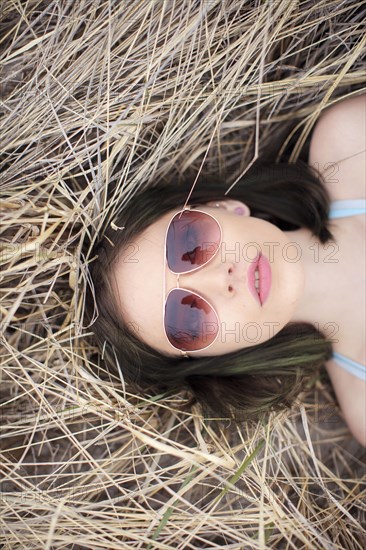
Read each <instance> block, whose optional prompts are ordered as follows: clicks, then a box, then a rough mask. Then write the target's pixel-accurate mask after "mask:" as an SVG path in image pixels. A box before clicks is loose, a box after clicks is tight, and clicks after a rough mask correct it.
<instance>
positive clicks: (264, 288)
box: [248, 254, 272, 305]
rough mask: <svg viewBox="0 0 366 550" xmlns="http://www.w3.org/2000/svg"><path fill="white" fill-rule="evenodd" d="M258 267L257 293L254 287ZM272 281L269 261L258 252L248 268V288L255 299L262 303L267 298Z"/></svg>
mask: <svg viewBox="0 0 366 550" xmlns="http://www.w3.org/2000/svg"><path fill="white" fill-rule="evenodd" d="M257 268H258V273H259V295H258V292H257V289H256V287H255V271H256V269H257ZM271 283H272V271H271V266H270V265H269V261H268V260H267V258H266V257H265V256H263V254H260V255H259V257H258V258H257V259H255V260H254V262H252V263H251V265H250V267H249V269H248V288H249V290H250V292H251V294H252V295H253V297H254V298H255V299H256V301H257V302H258V303H259V304H260V305H263V304H264V303H265V302H266V300H267V299H268V296H269V293H270V290H271Z"/></svg>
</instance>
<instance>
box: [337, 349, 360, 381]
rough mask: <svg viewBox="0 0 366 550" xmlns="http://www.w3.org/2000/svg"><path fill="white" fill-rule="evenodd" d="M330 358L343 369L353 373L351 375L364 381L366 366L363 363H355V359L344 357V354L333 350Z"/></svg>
mask: <svg viewBox="0 0 366 550" xmlns="http://www.w3.org/2000/svg"><path fill="white" fill-rule="evenodd" d="M332 359H333V361H335V362H336V363H337V365H339V366H340V367H342V368H343V369H344V370H346V371H347V372H350V373H351V374H353V376H357V378H361V380H364V381H365V382H366V367H365V366H364V365H361V363H357V361H352V359H349V358H348V357H345V356H344V355H342V354H340V353H337V352H335V351H334V352H333V358H332Z"/></svg>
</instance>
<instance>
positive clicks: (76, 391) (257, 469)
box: [0, 0, 366, 550]
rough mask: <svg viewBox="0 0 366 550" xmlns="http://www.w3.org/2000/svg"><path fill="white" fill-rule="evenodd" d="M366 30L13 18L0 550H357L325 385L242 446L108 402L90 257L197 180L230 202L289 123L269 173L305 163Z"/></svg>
mask: <svg viewBox="0 0 366 550" xmlns="http://www.w3.org/2000/svg"><path fill="white" fill-rule="evenodd" d="M363 10H364V7H363V6H362V2H356V1H343V2H342V1H334V0H319V1H316V0H314V1H310V0H309V1H297V0H296V1H295V0H283V1H265V0H257V1H249V2H237V1H236V0H225V1H221V2H220V1H218V0H212V1H211V0H210V1H202V2H199V1H186V2H185V1H182V0H176V1H174V2H173V1H170V0H167V1H163V0H161V1H159V0H145V1H140V0H136V1H133V0H128V1H127V0H126V1H121V0H110V1H109V2H105V1H102V0H80V1H77V2H69V1H67V0H65V1H63V0H60V1H53V2H43V1H39V0H29V1H28V2H20V1H19V0H8V1H7V2H3V4H2V12H1V28H2V34H1V36H2V39H1V60H2V65H1V66H2V80H1V95H2V104H1V105H2V107H1V110H2V118H1V125H2V137H1V174H2V175H1V199H2V203H1V222H2V224H1V232H2V235H1V268H2V270H1V281H2V286H1V305H0V309H1V339H2V352H1V365H2V403H3V404H2V420H3V422H2V458H1V470H2V488H1V491H2V494H1V499H2V516H1V522H2V532H1V535H0V542H1V543H2V545H3V546H2V548H6V549H10V548H11V549H12V550H13V549H20V548H27V550H30V549H36V550H39V549H41V548H42V549H43V548H44V549H48V550H51V549H52V550H56V549H66V548H67V549H73V550H84V549H99V548H103V549H106V548H108V549H118V550H120V549H125V548H159V549H170V548H174V549H183V548H184V549H189V548H219V547H220V548H227V549H229V548H230V549H234V548H235V549H238V548H245V549H252V548H253V549H257V548H258V549H259V548H260V549H264V548H276V549H277V548H278V549H282V548H286V549H287V548H288V549H290V548H291V549H294V548H296V549H298V548H304V549H305V548H306V549H308V548H311V549H324V548H327V549H343V548H350V549H361V548H364V547H365V545H366V531H365V496H366V489H365V478H364V473H365V452H364V450H363V449H362V448H361V447H360V446H359V445H358V444H357V443H356V442H355V441H354V440H353V439H352V437H351V436H350V434H349V432H348V430H347V428H346V426H345V424H344V423H343V421H342V419H341V418H340V417H339V415H338V409H337V406H336V404H335V402H334V396H333V394H332V392H331V391H329V390H330V386H329V382H328V381H327V379H326V378H325V379H324V380H322V379H319V380H318V381H317V383H316V391H315V393H314V391H313V390H312V391H309V393H308V394H307V395H304V396H302V398H301V400H300V403H299V405H298V407H296V410H294V411H293V412H291V413H288V414H282V415H280V416H273V417H272V418H271V420H270V421H269V423H268V424H267V425H259V426H258V427H257V429H255V430H249V428H246V427H245V426H244V427H243V429H242V430H240V431H239V430H237V431H236V432H234V433H233V432H232V431H230V430H229V429H227V430H224V429H222V430H220V432H217V431H216V430H214V429H213V426H212V425H211V424H210V423H209V422H203V420H202V418H201V417H200V415H199V414H198V411H195V410H194V411H193V414H192V415H186V414H183V413H178V412H177V406H178V405H179V404H180V403H181V402H182V399H183V396H181V395H177V396H175V397H174V399H173V398H170V399H169V400H167V399H164V396H161V397H159V398H155V400H148V399H142V398H141V396H137V395H132V394H131V393H130V392H129V391H128V388H127V387H126V388H125V387H124V384H123V380H115V379H110V380H109V381H108V380H107V381H104V382H101V381H100V380H99V379H98V378H97V376H96V375H95V376H93V374H92V367H93V365H96V366H97V365H99V366H100V368H102V367H103V362H102V361H101V358H100V356H99V354H98V353H97V350H96V348H95V346H94V344H93V340H92V337H91V336H90V329H89V328H88V327H87V326H84V324H83V296H84V294H85V291H86V289H87V287H88V283H87V270H86V264H87V263H88V262H89V261H91V258H90V257H87V258H86V259H85V261H82V258H81V247H82V244H83V242H84V241H85V239H89V240H91V242H93V240H94V239H95V237H96V235H97V234H98V232H99V231H100V228H101V227H102V225H103V222H104V220H105V219H106V217H107V215H113V213H114V212H115V211H116V209H117V208H118V206H119V205H120V204H121V203H122V202H124V201H128V200H129V198H130V197H131V195H132V194H133V193H135V192H137V191H139V190H141V189H143V188H146V187H149V186H153V185H156V184H157V183H161V182H163V181H165V182H169V183H170V184H171V185H179V182H180V181H181V179H182V178H183V177H184V176H185V175H186V174H195V175H197V174H198V173H199V172H200V171H203V172H204V173H205V172H206V173H207V172H212V171H215V172H218V173H220V174H222V175H225V177H226V181H227V184H228V188H229V187H230V185H233V184H235V180H236V179H237V177H238V176H239V175H240V174H241V173H243V171H245V169H246V168H247V167H248V165H249V164H250V163H251V161H252V160H253V159H255V158H256V156H257V155H258V153H259V152H260V151H261V150H262V148H265V147H267V146H269V145H270V144H271V141H272V139H273V136H274V135H276V132H277V131H278V130H279V129H280V128H281V127H284V126H286V124H287V123H291V124H292V125H291V130H289V131H288V132H287V134H286V135H285V137H284V138H283V141H282V143H281V144H280V145H282V148H281V149H280V150H279V151H278V157H277V158H280V156H281V155H282V154H283V153H284V151H285V149H286V144H287V145H288V147H290V158H291V159H296V158H297V157H298V156H299V155H300V154H301V151H302V150H303V149H304V146H306V142H307V138H308V137H309V135H310V132H311V129H312V127H313V125H314V123H315V121H316V118H317V117H318V116H319V114H320V112H321V111H322V110H323V109H324V108H325V107H326V106H327V105H330V104H332V103H333V102H335V101H338V100H339V99H341V98H343V97H346V96H350V95H352V94H354V93H356V92H357V91H358V90H360V89H361V88H362V86H363V85H364V72H363V71H364V69H365V65H364V58H363V55H364V51H365V37H364V34H363V33H364V27H363V16H364V11H363ZM291 136H292V140H291ZM288 147H287V150H288ZM110 182H117V192H116V194H115V195H114V197H113V199H112V200H110V201H109V202H108V203H107V202H106V196H107V190H108V184H109V183H110Z"/></svg>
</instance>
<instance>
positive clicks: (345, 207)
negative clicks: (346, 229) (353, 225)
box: [329, 199, 366, 219]
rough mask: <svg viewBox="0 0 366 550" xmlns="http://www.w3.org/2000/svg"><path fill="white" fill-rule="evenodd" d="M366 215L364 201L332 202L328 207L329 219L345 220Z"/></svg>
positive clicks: (365, 202) (365, 200)
mask: <svg viewBox="0 0 366 550" xmlns="http://www.w3.org/2000/svg"><path fill="white" fill-rule="evenodd" d="M365 213H366V199H350V200H341V201H333V202H332V203H331V205H330V213H329V218H330V219H334V218H346V217H347V216H357V215H358V214H365Z"/></svg>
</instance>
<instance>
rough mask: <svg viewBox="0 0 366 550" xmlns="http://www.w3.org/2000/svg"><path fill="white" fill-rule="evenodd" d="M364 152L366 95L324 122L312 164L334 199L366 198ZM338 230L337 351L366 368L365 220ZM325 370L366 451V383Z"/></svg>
mask: <svg viewBox="0 0 366 550" xmlns="http://www.w3.org/2000/svg"><path fill="white" fill-rule="evenodd" d="M365 149H366V96H365V95H363V96H357V97H355V98H352V99H349V100H346V101H343V102H341V103H338V104H336V105H334V106H333V107H332V108H330V109H329V110H327V111H326V112H325V114H324V115H323V117H321V118H320V120H319V122H318V124H317V127H316V128H315V130H314V134H313V138H312V142H311V147H310V154H309V164H310V165H313V166H315V167H317V168H318V169H319V170H320V171H321V173H322V174H323V176H324V178H325V180H326V184H327V187H328V190H329V193H330V195H331V198H332V200H343V199H363V198H365V191H366V182H365V173H366V154H365ZM329 163H330V164H329ZM330 174H331V177H330ZM333 227H334V229H333V234H334V237H335V239H336V242H337V244H338V246H339V263H338V264H334V266H335V265H337V267H339V273H337V280H338V282H337V287H338V292H337V293H336V294H334V295H333V296H337V297H339V305H341V304H342V306H341V307H339V308H338V310H337V314H336V315H334V319H335V320H336V322H337V324H338V325H339V333H338V334H337V335H336V338H337V340H338V342H335V343H334V350H335V351H336V352H339V353H341V354H343V355H345V356H346V357H349V358H350V359H353V360H354V361H357V362H359V363H361V364H362V365H365V364H366V354H365V333H366V313H365V310H366V299H365V271H366V262H365V233H366V231H365V229H366V228H365V215H359V216H353V217H347V218H340V219H336V220H334V221H333ZM334 271H336V270H334ZM326 368H327V371H328V373H329V376H330V378H331V380H332V384H333V387H334V390H335V393H336V395H337V399H338V402H339V404H340V407H341V410H342V413H343V415H344V418H345V420H346V422H347V424H348V426H349V428H350V430H351V432H352V433H353V435H354V437H355V438H356V439H357V440H358V441H359V442H360V443H361V444H362V445H364V446H366V383H365V382H363V381H362V380H360V379H358V378H356V377H355V376H353V375H352V374H350V373H349V372H347V371H345V370H344V369H342V367H340V366H339V365H337V364H336V363H335V361H333V360H330V361H328V362H327V363H326ZM365 368H366V367H365Z"/></svg>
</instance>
